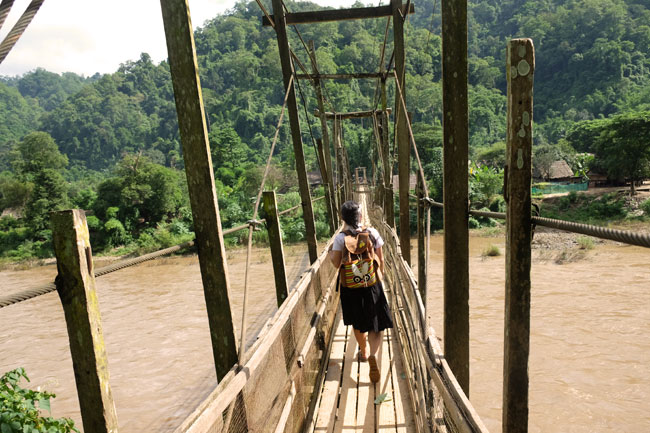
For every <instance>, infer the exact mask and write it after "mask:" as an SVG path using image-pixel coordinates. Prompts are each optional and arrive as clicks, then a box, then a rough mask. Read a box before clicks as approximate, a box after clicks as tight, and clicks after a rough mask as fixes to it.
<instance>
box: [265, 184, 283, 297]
mask: <svg viewBox="0 0 650 433" xmlns="http://www.w3.org/2000/svg"><path fill="white" fill-rule="evenodd" d="M262 198H263V200H264V203H263V209H264V214H265V216H264V218H265V219H266V230H267V232H268V234H269V244H271V258H272V260H273V274H274V275H275V294H276V297H277V300H278V307H280V305H282V302H284V300H285V299H287V294H288V293H289V291H288V287H289V284H287V272H286V268H285V266H284V248H283V247H282V233H280V218H279V216H278V206H277V202H276V200H275V191H264V192H263V193H262Z"/></svg>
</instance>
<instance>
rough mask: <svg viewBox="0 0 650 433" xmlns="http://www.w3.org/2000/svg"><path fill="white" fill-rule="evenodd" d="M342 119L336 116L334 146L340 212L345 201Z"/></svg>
mask: <svg viewBox="0 0 650 433" xmlns="http://www.w3.org/2000/svg"><path fill="white" fill-rule="evenodd" d="M340 130H341V121H340V120H339V119H338V118H337V117H335V118H334V148H335V149H336V165H337V167H336V168H337V170H336V171H337V173H338V185H339V188H340V189H339V209H338V210H339V212H340V211H341V208H340V207H341V206H342V205H343V203H344V202H345V200H346V198H345V194H346V193H345V188H346V181H345V169H344V168H343V166H344V162H343V149H342V147H341V131H340Z"/></svg>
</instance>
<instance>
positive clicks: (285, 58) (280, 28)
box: [273, 0, 318, 263]
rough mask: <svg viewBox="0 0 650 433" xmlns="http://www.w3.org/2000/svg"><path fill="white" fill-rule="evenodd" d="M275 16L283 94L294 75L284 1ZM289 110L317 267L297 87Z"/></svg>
mask: <svg viewBox="0 0 650 433" xmlns="http://www.w3.org/2000/svg"><path fill="white" fill-rule="evenodd" d="M273 14H274V15H273V16H274V17H275V18H274V20H275V33H276V35H277V37H278V51H279V53H280V63H281V65H282V78H283V79H284V90H285V91H286V90H287V88H288V87H289V80H290V79H291V75H292V74H293V67H292V66H291V53H290V50H289V39H288V38H287V27H286V24H285V13H284V10H283V8H282V0H273ZM287 110H288V111H289V123H290V124H291V139H292V141H293V153H294V157H295V159H296V173H297V174H298V187H299V188H300V198H301V200H302V217H303V219H304V220H305V238H306V240H307V248H308V250H309V261H310V263H314V262H315V261H316V260H318V243H317V242H316V226H315V224H314V210H313V208H312V205H311V194H310V192H309V180H308V179H307V169H306V167H305V153H304V151H303V148H302V136H301V135H300V120H299V119H298V104H297V103H296V91H295V85H294V84H291V90H290V91H289V98H288V99H287Z"/></svg>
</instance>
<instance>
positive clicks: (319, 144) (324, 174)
mask: <svg viewBox="0 0 650 433" xmlns="http://www.w3.org/2000/svg"><path fill="white" fill-rule="evenodd" d="M316 150H317V154H318V165H319V166H320V171H321V178H322V181H323V183H324V184H323V193H324V194H325V207H326V210H327V217H328V219H329V226H330V234H331V235H333V234H334V232H335V231H336V226H337V222H336V212H335V211H334V203H333V202H334V200H333V196H332V195H331V191H330V186H331V185H332V183H331V181H330V173H329V172H328V171H327V163H326V162H325V159H326V157H325V151H324V149H323V140H322V139H320V138H317V139H316Z"/></svg>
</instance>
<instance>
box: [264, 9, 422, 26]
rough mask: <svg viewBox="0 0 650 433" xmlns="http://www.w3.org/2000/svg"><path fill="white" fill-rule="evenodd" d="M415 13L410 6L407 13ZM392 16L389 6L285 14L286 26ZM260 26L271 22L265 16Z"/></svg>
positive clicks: (272, 16)
mask: <svg viewBox="0 0 650 433" xmlns="http://www.w3.org/2000/svg"><path fill="white" fill-rule="evenodd" d="M405 11H406V8H405V7H403V8H402V10H401V11H400V12H399V13H400V14H401V15H405V14H404V12H405ZM273 12H274V15H271V19H272V20H273V21H274V22H276V23H277V20H276V19H275V13H276V9H275V8H274V9H273ZM414 12H415V7H414V6H413V4H411V7H410V8H409V11H408V13H409V14H412V13H414ZM392 14H393V12H392V10H391V8H390V6H378V7H366V8H350V9H325V10H319V11H309V12H296V13H293V14H287V15H286V20H287V25H291V24H308V23H326V22H329V21H344V20H357V19H366V18H381V17H387V16H391V15H392ZM262 25H263V26H267V27H268V26H270V25H271V22H270V21H269V20H268V18H267V17H266V16H263V17H262Z"/></svg>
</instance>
